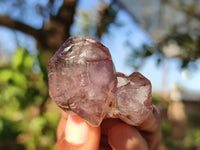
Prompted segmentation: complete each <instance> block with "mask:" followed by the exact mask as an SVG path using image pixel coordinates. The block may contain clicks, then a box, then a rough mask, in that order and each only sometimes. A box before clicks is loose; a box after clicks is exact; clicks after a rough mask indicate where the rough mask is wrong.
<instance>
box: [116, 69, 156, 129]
mask: <svg viewBox="0 0 200 150" xmlns="http://www.w3.org/2000/svg"><path fill="white" fill-rule="evenodd" d="M117 81H118V82H117V91H116V93H115V101H116V107H117V108H118V110H119V118H120V119H122V120H123V121H125V122H126V123H128V124H131V125H136V126H137V125H139V124H141V123H142V122H143V121H144V120H145V119H146V118H147V116H148V114H149V112H150V111H151V110H152V106H151V83H150V81H149V80H148V79H147V78H145V77H144V76H143V75H141V74H140V73H138V72H134V73H132V74H131V75H130V76H126V75H124V74H122V73H118V74H117Z"/></svg>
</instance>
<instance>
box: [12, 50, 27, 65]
mask: <svg viewBox="0 0 200 150" xmlns="http://www.w3.org/2000/svg"><path fill="white" fill-rule="evenodd" d="M24 54H25V50H24V49H22V48H17V49H16V50H15V53H14V55H13V58H12V68H13V69H18V68H19V67H20V66H21V65H22V63H23V58H24Z"/></svg>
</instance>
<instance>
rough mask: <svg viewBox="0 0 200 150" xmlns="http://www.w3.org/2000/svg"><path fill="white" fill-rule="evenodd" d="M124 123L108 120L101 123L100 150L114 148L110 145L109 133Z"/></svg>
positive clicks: (117, 120) (118, 120)
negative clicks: (114, 127)
mask: <svg viewBox="0 0 200 150" xmlns="http://www.w3.org/2000/svg"><path fill="white" fill-rule="evenodd" d="M121 122H122V121H121V120H120V119H113V118H112V119H111V118H107V119H104V120H103V122H102V123H101V140H100V150H111V149H112V148H111V147H110V145H109V144H108V132H109V131H110V129H111V128H112V127H113V126H115V125H117V124H119V123H121Z"/></svg>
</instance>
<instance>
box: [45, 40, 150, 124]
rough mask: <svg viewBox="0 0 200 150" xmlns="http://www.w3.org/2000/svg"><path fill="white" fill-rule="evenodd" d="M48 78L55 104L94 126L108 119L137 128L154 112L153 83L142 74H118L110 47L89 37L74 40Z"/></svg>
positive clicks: (50, 68)
mask: <svg viewBox="0 0 200 150" xmlns="http://www.w3.org/2000/svg"><path fill="white" fill-rule="evenodd" d="M48 79H49V94H50V96H51V98H52V99H53V101H54V102H55V103H56V104H57V105H58V106H59V107H60V108H61V109H63V110H64V111H66V112H68V113H72V114H77V115H79V116H80V117H82V118H83V119H85V120H86V121H87V122H88V123H89V124H90V125H92V126H99V125H100V124H101V122H102V120H103V119H104V118H105V117H112V118H115V117H118V118H120V119H121V120H123V121H125V122H126V123H128V124H131V125H136V126H137V125H139V124H141V123H142V122H143V121H144V120H145V119H146V118H147V116H148V114H149V112H151V110H152V105H151V83H150V81H149V80H148V79H146V78H145V77H144V76H143V75H141V74H140V73H138V72H135V73H132V74H131V75H130V76H127V75H124V74H122V73H116V72H115V68H114V65H113V62H112V59H111V55H110V53H109V50H108V48H106V47H105V46H104V45H102V44H101V43H100V42H98V41H97V40H95V39H93V38H91V37H89V36H85V37H82V38H74V37H71V38H69V39H68V40H67V41H66V42H65V43H64V44H63V45H62V46H61V47H60V49H59V50H58V51H57V52H56V53H55V55H54V56H53V57H52V58H51V60H50V61H49V64H48Z"/></svg>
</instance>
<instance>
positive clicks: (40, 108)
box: [0, 48, 59, 150]
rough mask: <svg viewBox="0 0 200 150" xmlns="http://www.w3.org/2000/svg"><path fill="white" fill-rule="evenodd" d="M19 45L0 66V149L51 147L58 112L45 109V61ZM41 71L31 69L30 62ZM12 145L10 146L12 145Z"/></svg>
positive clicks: (46, 99) (46, 95)
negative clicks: (42, 61) (10, 58)
mask: <svg viewBox="0 0 200 150" xmlns="http://www.w3.org/2000/svg"><path fill="white" fill-rule="evenodd" d="M38 62H39V61H38V56H34V55H30V54H29V52H28V51H27V50H25V49H23V48H18V49H16V50H15V52H14V54H13V57H12V60H11V62H10V63H9V65H8V66H6V67H5V66H2V68H0V108H1V109H0V149H6V148H8V147H11V148H10V149H29V150H36V149H37V150H38V149H43V150H44V149H48V150H49V149H54V147H55V141H56V139H55V131H56V127H57V122H58V118H59V116H58V115H59V114H58V113H57V114H54V112H48V111H46V109H48V108H47V104H46V103H47V102H49V100H48V98H49V96H48V86H47V80H46V79H45V80H44V78H45V77H46V76H47V71H46V70H45V68H46V65H45V64H42V63H40V62H39V63H38ZM35 65H37V67H39V68H41V66H42V69H41V70H42V71H36V70H34V68H35V67H34V66H35ZM13 147H14V148H13Z"/></svg>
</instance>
